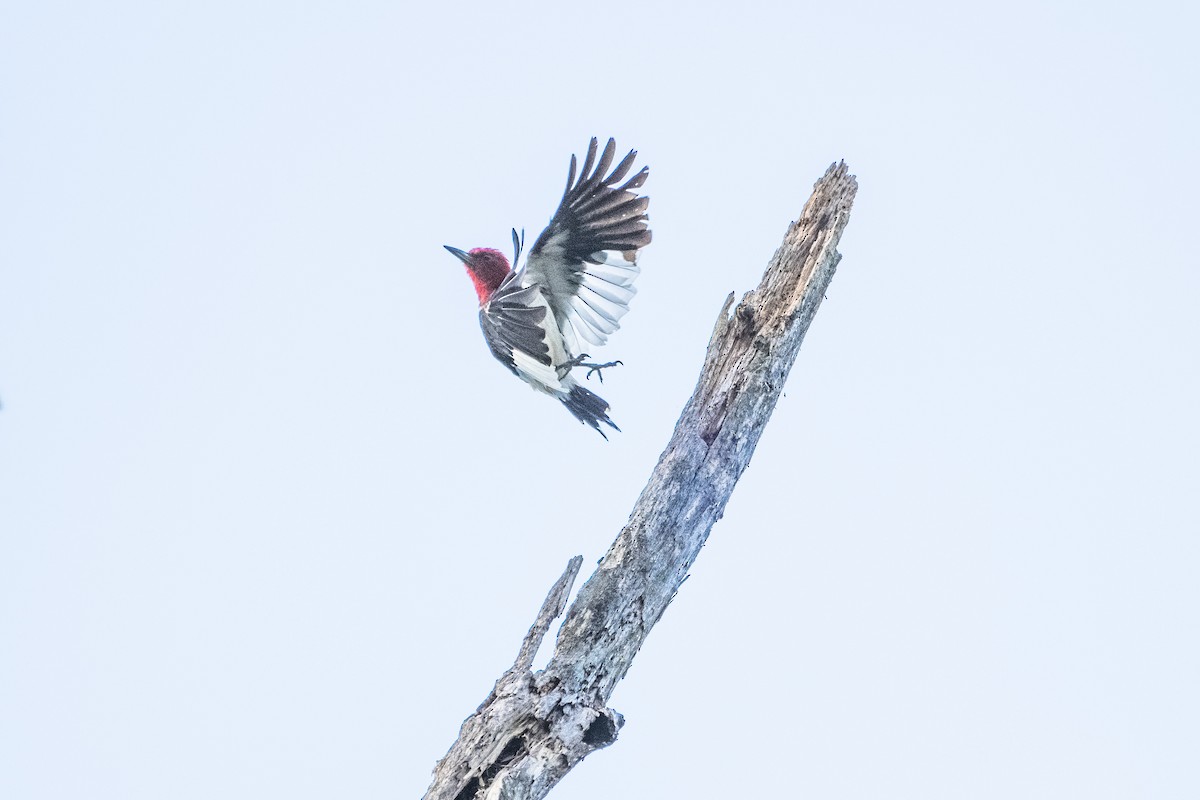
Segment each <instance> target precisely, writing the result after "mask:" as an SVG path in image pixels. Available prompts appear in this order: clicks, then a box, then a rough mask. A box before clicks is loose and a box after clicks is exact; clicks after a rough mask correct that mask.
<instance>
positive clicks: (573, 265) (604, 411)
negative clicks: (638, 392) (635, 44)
mask: <svg viewBox="0 0 1200 800" xmlns="http://www.w3.org/2000/svg"><path fill="white" fill-rule="evenodd" d="M598 149H599V148H598V147H597V142H596V140H595V139H592V142H591V144H590V145H589V146H588V153H587V158H585V159H584V161H583V169H581V170H579V180H576V179H575V176H576V163H575V156H571V168H570V170H569V171H568V172H567V188H566V191H565V192H563V197H562V201H561V202H560V203H559V206H558V211H556V212H554V217H553V218H552V219H551V220H550V224H549V225H547V226H546V230H544V231H542V235H541V236H539V237H538V238H537V241H536V242H534V243H533V248H532V249H531V250H530V251H529V255H528V256H527V257H526V258H525V265H524V266H522V267H520V268H519V269H518V268H517V265H518V262H519V260H520V258H521V246H522V244H523V243H524V241H523V240H524V237H523V236H521V237H518V236H517V232H516V230H515V229H514V230H513V234H512V235H513V250H514V255H513V263H512V266H509V263H508V259H507V258H505V256H504V254H503V253H501V252H500V251H499V250H493V249H491V248H488V247H477V248H475V249H474V250H471V251H470V252H469V253H468V252H463V251H462V250H459V249H458V248H456V247H450V246H449V245H447V246H446V249H447V250H449V251H450V252H451V253H453V254H454V255H455V256H457V257H458V258H459V260H461V261H462V262H463V263H464V264H465V265H466V266H467V275H468V277H470V278H471V281H472V283H474V284H475V291H476V293H477V294H478V295H479V324H480V327H482V328H483V338H484V339H485V340H486V341H487V344H488V348H489V349H491V351H492V355H494V356H495V357H496V358H497V359H498V360H499V361H500V363H502V364H504V366H506V367H508V368H509V369H510V370H512V372H513V374H514V375H516V376H517V377H518V378H520V379H521V380H523V381H525V382H526V383H528V384H529V385H530V386H532V387H533V388H534V389H536V390H538V391H540V392H545V393H546V394H548V395H551V396H552V397H556V398H558V399H559V400H560V401H562V404H563V405H564V406H566V407H567V410H568V411H570V412H571V413H572V414H574V415H575V417H576V418H577V419H578V420H579V421H580V422H582V423H584V424H586V425H590V426H591V427H592V428H594V429H595V430H596V431H597V432H598V433H599V434H600V435H601V436H604V431H603V430H601V429H600V423H601V422H603V423H604V424H605V425H608V426H609V427H611V428H612V429H614V430H620V428H618V427H617V426H616V424H615V423H614V422H613V421H612V420H611V419H609V418H608V403H606V402H605V401H604V400H603V399H601V398H600V397H598V396H597V395H595V394H593V393H592V392H590V391H588V390H587V389H585V388H583V387H582V386H580V385H579V384H578V383H577V382H576V381H575V378H574V377H572V375H571V370H572V369H574V368H575V367H585V368H588V370H589V371H588V373H587V374H588V377H591V374H592V372H599V370H602V369H604V368H606V367H611V366H614V365H616V364H619V363H621V362H619V361H610V362H609V363H607V364H592V363H589V362H587V361H586V359H587V358H589V356H588V354H587V353H581V352H580V348H579V344H578V341H579V339H583V340H585V341H586V342H587V343H588V344H590V345H596V346H599V345H603V344H604V343H605V342H606V341H607V340H608V337H609V335H610V334H612V333H613V332H614V331H616V330H617V328H618V327H620V326H619V324H618V323H619V321H620V319H621V317H623V316H624V315H625V313H626V312H627V311H629V301H630V300H632V299H633V295H634V294H635V293H636V291H637V290H636V289H634V288H633V280H634V278H636V277H637V274H638V266H637V253H638V250H639V249H641V248H643V247H645V246H646V245H648V244H650V230H649V228H648V227H647V223H646V220H647V216H646V207H647V206H648V205H649V204H650V198H648V197H639V196H638V194H637V192H636V191H635V190H636V189H638V188H639V187H640V186H641V185H642V184H643V183H645V182H646V178H647V177H648V176H649V174H650V171H649V169H648V168H646V167H643V168H642V170H641V171H640V172H638V173H637V174H636V175H634V176H633V177H632V178H630V179H629V180H627V181H625V182H624V183H622V184H621V185H619V186H618V185H617V184H618V183H619V182H620V181H621V180H622V179H623V178H624V177H625V176H626V175H627V174H628V173H629V170H630V169H631V168H632V167H633V161H634V159H635V158H636V157H637V151H636V150H631V151H630V152H629V155H627V156H625V158H623V159H622V160H621V163H619V164H617V166H616V167H615V168H614V169H613V170H612V172H609V171H608V168H609V167H611V166H612V163H613V156H614V155H616V152H617V143H616V142H615V141H613V140H612V139H609V140H608V144H607V145H606V146H605V148H604V152H603V153H601V154H600V160H599V161H597V160H596V154H597V151H598ZM605 173H608V174H607V175H606V174H605ZM599 374H600V376H601V380H602V381H603V373H599ZM604 438H606V439H607V438H608V437H607V436H604Z"/></svg>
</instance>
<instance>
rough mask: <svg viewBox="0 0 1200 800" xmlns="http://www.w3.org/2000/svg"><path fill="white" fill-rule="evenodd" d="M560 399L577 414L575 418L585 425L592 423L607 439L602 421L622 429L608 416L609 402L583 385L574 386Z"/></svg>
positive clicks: (616, 428)
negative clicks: (602, 427)
mask: <svg viewBox="0 0 1200 800" xmlns="http://www.w3.org/2000/svg"><path fill="white" fill-rule="evenodd" d="M559 400H561V401H562V404H563V405H564V406H566V407H567V411H570V412H571V413H572V414H574V415H575V419H577V420H579V421H580V422H582V423H583V424H585V425H591V426H592V427H593V428H594V429H595V430H596V432H597V433H599V434H600V435H601V436H604V438H605V439H607V438H608V437H607V436H605V434H604V431H602V430H600V423H601V422H603V423H604V424H605V425H607V426H608V427H610V428H612V429H613V430H614V431H620V430H621V429H620V428H618V427H617V423H615V422H613V421H612V420H611V419H609V418H608V403H607V402H606V401H605V400H604V398H603V397H600V396H599V395H597V394H595V393H594V392H589V391H588V390H587V389H585V388H583V387H582V386H579V385H575V386H572V387H571V390H570V392H569V393H568V394H565V395H562V396H560V397H559Z"/></svg>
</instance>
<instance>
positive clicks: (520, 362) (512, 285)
mask: <svg viewBox="0 0 1200 800" xmlns="http://www.w3.org/2000/svg"><path fill="white" fill-rule="evenodd" d="M515 278H516V275H515V274H513V275H510V276H509V277H508V278H507V279H506V280H505V281H504V283H502V284H500V287H499V288H498V289H496V291H495V293H494V294H493V295H492V296H491V298H490V299H489V300H488V302H487V303H486V304H485V305H484V306H483V307H482V308H481V309H479V327H481V328H482V329H483V338H484V339H485V340H486V341H487V344H488V348H490V349H491V351H492V355H494V356H495V357H496V358H497V360H499V361H500V363H502V364H504V365H505V366H506V367H508V368H509V369H510V370H512V371H513V373H514V374H516V375H517V376H518V377H520V378H522V379H524V380H526V381H529V382H530V383H533V384H534V385H535V386H536V385H539V384H540V388H543V389H545V390H549V391H555V390H559V389H561V388H562V384H561V382H560V380H559V376H558V371H557V370H556V369H555V367H554V356H555V355H560V354H558V353H552V352H551V347H550V342H549V341H548V337H547V335H546V322H547V317H548V316H549V311H550V307H549V303H548V302H547V301H546V299H545V298H544V297H543V296H542V292H541V289H540V288H539V287H538V286H534V285H530V286H524V287H523V286H521V284H520V283H519V282H518V281H517V280H515ZM559 349H560V350H561V347H560V348H559Z"/></svg>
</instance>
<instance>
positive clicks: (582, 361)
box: [558, 353, 625, 383]
mask: <svg viewBox="0 0 1200 800" xmlns="http://www.w3.org/2000/svg"><path fill="white" fill-rule="evenodd" d="M589 358H591V356H590V355H588V354H587V353H580V354H579V355H577V356H575V357H574V358H572V359H571V360H570V361H567V362H564V363H563V364H562V365H560V366H559V368H558V377H559V379H560V380H561V379H562V378H563V376H565V375H566V374H567V373H568V372H570V371H571V370H573V369H575V368H576V367H587V375H585V376H584V377H585V378H587V379H588V380H591V379H592V373H593V372H594V373H596V374H597V375H598V376H599V377H600V382H601V383H604V373H603V372H602V371H601V370H606V369H608V368H609V367H616V366H622V367H623V366H625V365H624V364H623V363H622V362H620V361H609V362H608V363H607V364H594V363H592V362H591V361H588V360H587V359H589Z"/></svg>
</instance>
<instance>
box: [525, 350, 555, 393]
mask: <svg viewBox="0 0 1200 800" xmlns="http://www.w3.org/2000/svg"><path fill="white" fill-rule="evenodd" d="M513 365H514V366H515V367H516V368H517V373H518V374H519V375H520V376H521V377H522V378H523V379H524V380H525V382H526V383H529V384H530V385H532V386H533V388H535V389H541V390H542V391H544V392H551V393H555V392H562V391H565V390H564V389H563V385H562V382H561V381H560V380H559V379H558V371H557V370H555V369H554V367H552V366H549V365H547V364H543V363H541V362H540V361H538V360H537V359H535V358H533V357H531V356H528V355H526V354H525V353H522V352H521V351H520V350H514V351H513Z"/></svg>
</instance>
